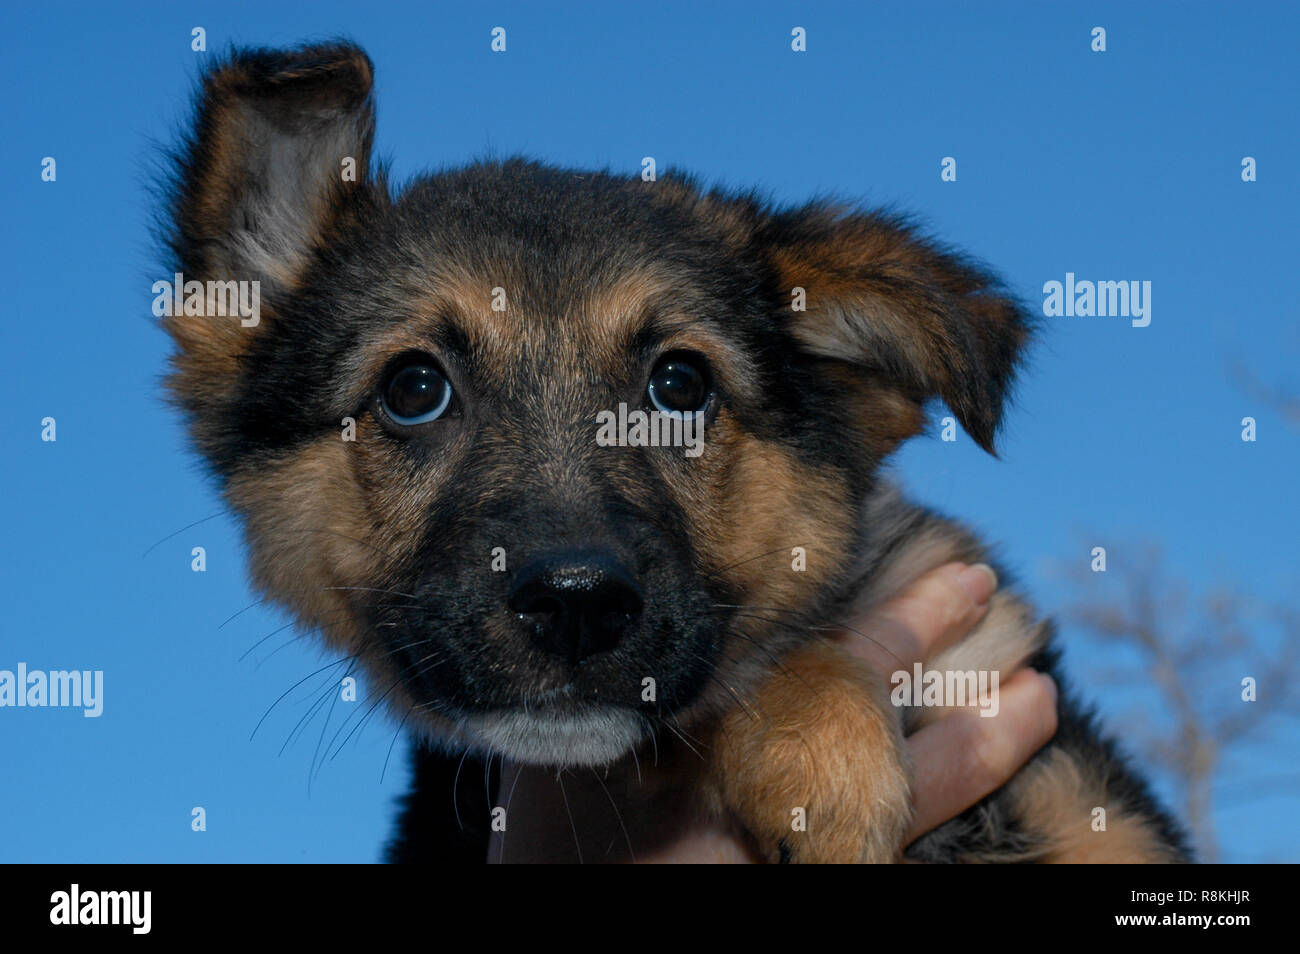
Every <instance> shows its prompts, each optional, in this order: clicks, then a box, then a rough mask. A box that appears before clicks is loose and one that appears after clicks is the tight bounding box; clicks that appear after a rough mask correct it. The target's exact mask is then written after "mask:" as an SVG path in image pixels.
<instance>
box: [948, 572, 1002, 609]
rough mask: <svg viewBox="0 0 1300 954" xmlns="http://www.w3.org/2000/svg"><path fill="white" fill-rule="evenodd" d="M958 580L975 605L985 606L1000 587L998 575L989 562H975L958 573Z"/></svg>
mask: <svg viewBox="0 0 1300 954" xmlns="http://www.w3.org/2000/svg"><path fill="white" fill-rule="evenodd" d="M957 582H959V583H960V584H961V585H962V588H963V589H965V590H966V595H967V596H969V597H970V598H971V600H972V602H974V603H975V605H977V606H983V605H984V604H985V603H987V602H988V601H989V597H990V596H992V595H993V591H994V590H996V589H997V588H998V575H997V574H996V573H994V572H993V567H991V566H989V565H988V564H987V563H973V564H971V565H970V566H968V567H966V569H964V570H962V571H961V572H960V573H958V574H957Z"/></svg>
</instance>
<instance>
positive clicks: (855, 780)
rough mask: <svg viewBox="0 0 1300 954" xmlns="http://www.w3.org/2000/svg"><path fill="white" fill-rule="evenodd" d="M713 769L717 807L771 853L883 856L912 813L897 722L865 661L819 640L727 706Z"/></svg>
mask: <svg viewBox="0 0 1300 954" xmlns="http://www.w3.org/2000/svg"><path fill="white" fill-rule="evenodd" d="M715 754H716V759H715V765H714V771H715V772H716V773H717V774H716V776H715V779H716V784H717V786H718V789H719V795H720V796H721V799H722V803H723V806H724V807H725V809H726V810H728V811H729V812H730V813H731V814H733V815H734V816H735V817H736V818H737V819H738V820H739V821H740V823H741V824H742V825H744V826H745V828H746V829H747V831H748V832H749V834H750V835H751V836H752V838H753V839H754V840H755V842H756V844H757V847H758V848H759V850H760V852H761V853H762V854H763V856H764V857H766V858H767V859H768V860H770V861H774V862H796V863H813V864H816V863H853V862H892V861H895V860H896V859H897V858H898V856H899V854H900V852H901V851H902V847H903V838H904V836H905V834H906V832H907V827H908V824H909V822H910V821H911V793H910V783H909V775H910V766H909V765H908V763H907V759H906V749H905V748H904V746H903V739H902V732H901V729H900V726H899V720H898V718H897V716H896V714H895V712H894V711H893V709H892V708H891V707H890V705H889V703H888V697H887V695H886V694H885V693H884V691H883V689H882V688H881V686H880V684H879V682H878V680H877V679H876V678H875V676H874V675H873V674H872V673H871V671H870V670H869V669H867V667H866V666H864V665H862V664H861V663H860V662H858V661H857V660H855V659H853V658H852V657H850V656H848V655H847V654H845V653H843V652H842V651H841V650H839V649H837V648H836V647H834V646H829V645H825V644H818V645H816V646H813V647H809V648H807V649H804V650H801V651H800V652H798V653H797V654H795V655H793V656H791V657H790V658H788V659H787V660H784V661H783V667H782V669H781V671H778V672H774V673H773V674H772V675H770V676H768V677H767V679H766V681H765V682H764V683H763V684H762V685H761V686H760V687H759V689H758V691H757V692H756V693H755V694H754V695H753V697H752V704H751V705H749V706H746V711H739V710H737V711H735V712H732V713H730V714H728V715H727V716H726V717H725V718H724V720H723V723H722V726H721V730H720V732H719V735H718V736H717V742H716V753H715Z"/></svg>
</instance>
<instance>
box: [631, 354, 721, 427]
mask: <svg viewBox="0 0 1300 954" xmlns="http://www.w3.org/2000/svg"><path fill="white" fill-rule="evenodd" d="M646 393H647V394H648V395H649V397H650V403H651V404H652V405H654V407H655V409H656V410H658V411H660V412H661V413H663V414H681V415H685V416H687V417H689V416H693V415H695V414H702V413H704V411H705V409H706V408H707V407H708V405H709V399H710V398H711V397H712V396H713V392H712V390H711V389H710V387H709V376H708V373H707V372H706V370H705V368H704V366H703V362H702V361H700V359H698V358H696V357H694V356H693V355H688V354H667V355H664V356H663V357H662V358H660V359H659V363H658V364H656V365H655V368H654V371H653V372H651V374H650V383H649V384H648V385H647V386H646Z"/></svg>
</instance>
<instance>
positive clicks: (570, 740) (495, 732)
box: [457, 709, 646, 767]
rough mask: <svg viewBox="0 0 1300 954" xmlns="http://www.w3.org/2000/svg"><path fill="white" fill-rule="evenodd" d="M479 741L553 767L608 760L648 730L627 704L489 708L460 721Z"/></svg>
mask: <svg viewBox="0 0 1300 954" xmlns="http://www.w3.org/2000/svg"><path fill="white" fill-rule="evenodd" d="M457 728H459V730H460V732H461V733H462V734H463V736H464V737H465V738H466V739H467V740H468V741H469V742H471V744H474V745H476V746H479V747H482V748H483V749H485V750H486V751H488V752H491V753H493V754H496V755H505V756H506V757H507V758H510V759H514V760H515V761H518V762H529V763H532V764H535V765H549V766H555V767H569V766H587V765H593V766H594V765H607V764H609V763H610V762H613V761H615V760H617V759H620V758H622V757H623V756H625V755H627V754H628V752H630V751H631V750H632V748H633V747H634V746H635V745H636V744H637V743H638V742H640V741H641V739H642V738H643V737H644V736H645V730H646V725H645V721H644V720H643V719H642V718H641V717H640V716H638V715H637V714H636V713H634V712H628V711H627V710H625V709H609V710H604V711H601V710H597V711H593V712H589V713H583V714H581V715H567V714H566V715H551V714H548V713H546V712H545V711H542V712H530V713H524V712H489V713H484V714H478V715H471V716H467V717H465V718H464V719H462V720H460V722H459V725H458V726H457Z"/></svg>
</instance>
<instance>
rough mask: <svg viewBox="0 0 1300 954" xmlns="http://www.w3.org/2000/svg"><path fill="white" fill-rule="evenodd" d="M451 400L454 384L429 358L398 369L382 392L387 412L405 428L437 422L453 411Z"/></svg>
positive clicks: (381, 396) (415, 360)
mask: <svg viewBox="0 0 1300 954" xmlns="http://www.w3.org/2000/svg"><path fill="white" fill-rule="evenodd" d="M451 398H452V389H451V382H450V381H448V380H447V376H446V375H445V374H443V373H442V371H441V370H439V368H438V367H437V365H435V364H434V363H433V361H432V359H429V358H416V359H413V360H411V361H410V362H408V363H406V364H403V365H402V366H401V367H399V368H397V369H396V370H395V371H393V372H392V373H391V374H390V375H389V376H388V379H387V380H386V382H385V383H384V386H383V388H382V389H381V391H380V403H381V404H382V405H383V408H384V411H385V412H386V413H387V414H388V416H389V417H391V418H392V419H393V421H394V422H395V423H397V424H400V425H402V426H403V427H413V426H414V425H416V424H427V423H428V422H429V421H436V420H437V419H438V418H440V417H442V416H443V415H444V414H446V413H447V409H448V408H449V407H451Z"/></svg>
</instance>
